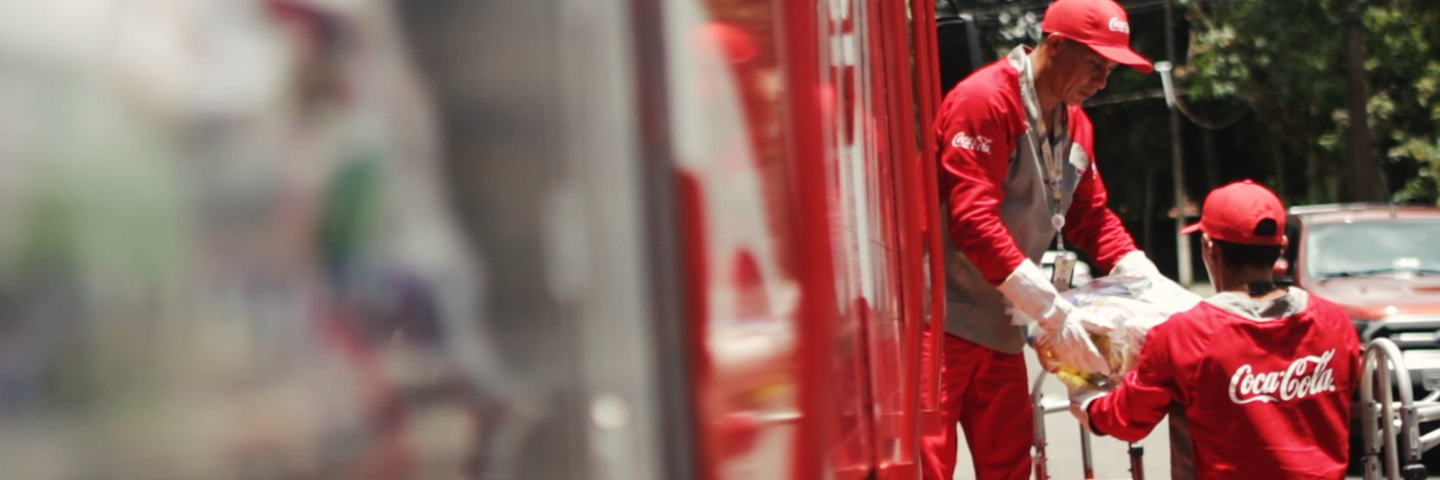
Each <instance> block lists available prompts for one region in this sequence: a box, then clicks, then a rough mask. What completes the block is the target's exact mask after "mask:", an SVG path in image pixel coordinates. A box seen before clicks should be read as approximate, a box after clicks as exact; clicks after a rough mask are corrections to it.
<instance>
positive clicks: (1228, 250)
mask: <svg viewBox="0 0 1440 480" xmlns="http://www.w3.org/2000/svg"><path fill="white" fill-rule="evenodd" d="M1210 241H1212V242H1215V248H1218V249H1220V255H1221V256H1222V257H1224V260H1223V262H1225V264H1226V265H1228V266H1232V267H1256V268H1265V269H1269V268H1272V267H1274V266H1275V261H1276V260H1279V259H1280V246H1279V245H1245V244H1241V243H1234V242H1227V241H1224V240H1215V239H1213V238H1212V239H1210Z"/></svg>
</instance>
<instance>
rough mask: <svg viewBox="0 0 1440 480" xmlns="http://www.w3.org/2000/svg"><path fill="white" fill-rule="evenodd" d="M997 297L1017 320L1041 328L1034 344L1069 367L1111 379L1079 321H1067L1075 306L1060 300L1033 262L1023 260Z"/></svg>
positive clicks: (1002, 284)
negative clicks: (1032, 323)
mask: <svg viewBox="0 0 1440 480" xmlns="http://www.w3.org/2000/svg"><path fill="white" fill-rule="evenodd" d="M1000 293H1001V294H1004V295H1005V298H1006V299H1007V300H1009V301H1010V304H1011V305H1012V306H1013V307H1014V309H1015V312H1016V313H1017V314H1018V315H1016V316H1015V318H1016V319H1017V320H1023V319H1026V318H1029V319H1033V320H1034V321H1035V323H1037V324H1039V325H1040V328H1041V330H1042V332H1041V333H1040V335H1038V336H1037V337H1036V343H1037V344H1040V345H1047V346H1049V347H1050V349H1051V351H1052V352H1054V353H1055V356H1056V357H1058V358H1059V360H1060V361H1062V362H1064V363H1066V364H1068V365H1070V366H1073V367H1075V368H1078V369H1081V370H1084V371H1088V372H1097V373H1100V374H1102V375H1106V376H1108V375H1110V362H1107V361H1105V357H1103V356H1101V355H1100V350H1099V349H1097V348H1095V344H1094V343H1093V342H1091V341H1090V335H1089V334H1088V333H1086V332H1085V327H1083V326H1082V325H1081V324H1080V322H1079V321H1078V319H1072V318H1070V313H1071V312H1073V311H1075V304H1072V303H1070V301H1069V300H1066V299H1064V298H1063V297H1061V296H1060V292H1059V291H1056V290H1055V286H1054V285H1051V284H1050V280H1049V279H1046V278H1045V274H1043V273H1041V272H1040V267H1037V266H1035V263H1034V262H1031V261H1029V260H1026V261H1025V262H1024V263H1021V264H1020V266H1019V267H1016V268H1015V271H1013V272H1010V276H1009V277H1007V278H1006V279H1005V283H1001V284H1000Z"/></svg>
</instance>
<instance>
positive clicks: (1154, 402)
mask: <svg viewBox="0 0 1440 480" xmlns="http://www.w3.org/2000/svg"><path fill="white" fill-rule="evenodd" d="M1184 231H1185V232H1187V233H1188V232H1194V231H1200V232H1203V233H1204V234H1203V235H1201V256H1202V257H1203V258H1204V259H1205V268H1206V269H1207V270H1208V271H1209V273H1210V279H1211V281H1212V282H1214V284H1215V290H1216V292H1219V293H1216V294H1215V296H1213V297H1210V298H1208V299H1206V300H1205V301H1204V302H1201V303H1200V304H1199V305H1198V306H1196V307H1195V308H1193V309H1191V310H1188V311H1185V312H1182V313H1179V314H1176V315H1174V316H1171V317H1170V319H1169V320H1166V321H1165V323H1161V324H1159V325H1157V326H1155V327H1154V328H1152V329H1151V330H1150V333H1149V334H1148V335H1147V336H1146V339H1145V344H1144V346H1143V347H1142V348H1141V350H1140V357H1139V361H1138V365H1139V366H1138V367H1136V369H1135V371H1133V372H1130V373H1129V374H1127V375H1126V376H1125V380H1124V381H1123V382H1121V384H1120V386H1119V387H1116V388H1115V389H1114V390H1112V391H1110V392H1108V393H1105V392H1099V391H1094V390H1082V391H1077V392H1072V394H1071V398H1072V400H1073V401H1074V403H1073V405H1074V406H1073V407H1072V409H1073V411H1074V412H1075V414H1076V416H1077V417H1079V418H1080V420H1081V422H1082V423H1083V424H1085V425H1087V426H1088V427H1089V428H1090V429H1091V430H1092V431H1094V432H1096V433H1098V434H1102V435H1113V436H1115V437H1116V438H1120V439H1122V440H1128V441H1132V442H1133V441H1137V440H1139V439H1141V438H1143V437H1145V435H1147V434H1149V433H1150V430H1151V429H1152V428H1154V427H1155V424H1156V423H1158V422H1159V421H1160V419H1161V418H1163V417H1164V416H1165V414H1166V412H1167V408H1168V407H1169V406H1170V405H1171V404H1172V403H1173V404H1179V405H1180V409H1181V410H1180V411H1181V412H1183V415H1182V414H1177V415H1176V416H1174V417H1172V418H1171V422H1172V425H1175V424H1177V423H1179V424H1183V425H1185V427H1186V428H1184V430H1185V431H1187V432H1188V434H1187V435H1186V438H1182V439H1181V440H1182V441H1180V442H1177V444H1180V445H1185V444H1188V446H1189V447H1190V451H1188V452H1187V451H1179V452H1176V456H1178V457H1182V460H1180V461H1184V460H1183V458H1184V457H1190V458H1193V465H1194V468H1195V472H1194V473H1195V477H1196V478H1199V479H1254V478H1307V479H1335V480H1340V479H1343V478H1345V466H1346V459H1347V456H1348V454H1349V450H1348V446H1347V443H1346V442H1347V438H1348V435H1349V433H1350V423H1349V418H1350V398H1351V394H1353V393H1354V391H1355V386H1356V385H1355V384H1356V380H1357V378H1358V370H1359V364H1360V349H1361V347H1360V340H1359V338H1358V337H1357V335H1356V333H1355V327H1354V326H1352V325H1351V323H1350V317H1349V316H1348V315H1346V313H1345V311H1344V310H1342V309H1341V308H1340V307H1338V306H1336V305H1334V304H1332V303H1330V302H1327V301H1325V300H1323V299H1321V298H1319V297H1316V296H1314V295H1309V294H1308V293H1306V292H1305V291H1304V290H1301V289H1300V288H1298V287H1288V288H1280V287H1277V286H1276V285H1275V283H1274V282H1273V280H1272V279H1271V268H1272V267H1273V266H1274V264H1275V260H1276V259H1277V258H1279V257H1280V253H1281V251H1282V250H1283V249H1284V248H1285V247H1286V243H1287V239H1286V238H1285V235H1284V232H1285V207H1284V206H1283V205H1281V203H1280V199H1279V198H1276V197H1275V194H1274V193H1272V192H1270V190H1268V189H1266V188H1265V187H1262V186H1260V185H1257V184H1255V183H1252V182H1250V181H1248V180H1247V181H1242V182H1236V183H1232V184H1230V185H1226V186H1224V187H1221V188H1219V189H1216V190H1215V191H1214V192H1211V193H1210V196H1209V197H1206V199H1205V206H1204V209H1203V211H1202V212H1201V217H1200V223H1198V224H1195V225H1192V226H1190V227H1187V228H1186V229H1185V230H1184ZM1177 417H1179V418H1177ZM1172 429H1173V427H1172ZM1187 440H1188V441H1187Z"/></svg>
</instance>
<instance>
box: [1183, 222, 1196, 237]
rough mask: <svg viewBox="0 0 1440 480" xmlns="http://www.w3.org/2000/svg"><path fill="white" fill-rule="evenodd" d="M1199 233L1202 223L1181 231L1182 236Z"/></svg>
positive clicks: (1191, 225)
mask: <svg viewBox="0 0 1440 480" xmlns="http://www.w3.org/2000/svg"><path fill="white" fill-rule="evenodd" d="M1198 231H1200V222H1195V223H1192V224H1190V225H1187V226H1186V227H1185V228H1182V229H1180V234H1181V235H1189V234H1192V233H1195V232H1198Z"/></svg>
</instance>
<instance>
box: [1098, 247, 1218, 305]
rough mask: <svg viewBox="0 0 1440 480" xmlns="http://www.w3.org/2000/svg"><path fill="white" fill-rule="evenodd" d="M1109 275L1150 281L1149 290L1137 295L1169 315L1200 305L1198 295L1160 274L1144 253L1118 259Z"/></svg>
mask: <svg viewBox="0 0 1440 480" xmlns="http://www.w3.org/2000/svg"><path fill="white" fill-rule="evenodd" d="M1110 274H1111V275H1131V276H1138V277H1141V278H1145V279H1147V280H1150V288H1149V289H1147V290H1145V292H1143V293H1141V294H1140V295H1139V297H1138V298H1139V299H1140V300H1144V301H1146V302H1150V303H1152V304H1155V305H1157V306H1159V307H1161V308H1162V309H1164V310H1166V311H1167V312H1168V313H1170V314H1175V313H1180V312H1183V311H1186V310H1189V309H1191V308H1194V307H1195V304H1197V303H1200V295H1197V294H1195V293H1194V292H1191V291H1189V290H1187V289H1185V287H1182V286H1180V284H1178V283H1175V281H1174V280H1171V279H1170V278H1169V277H1166V276H1165V275H1163V274H1161V273H1160V269H1159V268H1157V267H1156V266H1155V263H1154V262H1151V261H1150V259H1149V258H1148V257H1146V256H1145V252H1141V251H1139V250H1135V251H1133V252H1130V253H1127V254H1125V256H1123V257H1120V261H1118V262H1115V268H1113V269H1111V270H1110Z"/></svg>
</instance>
